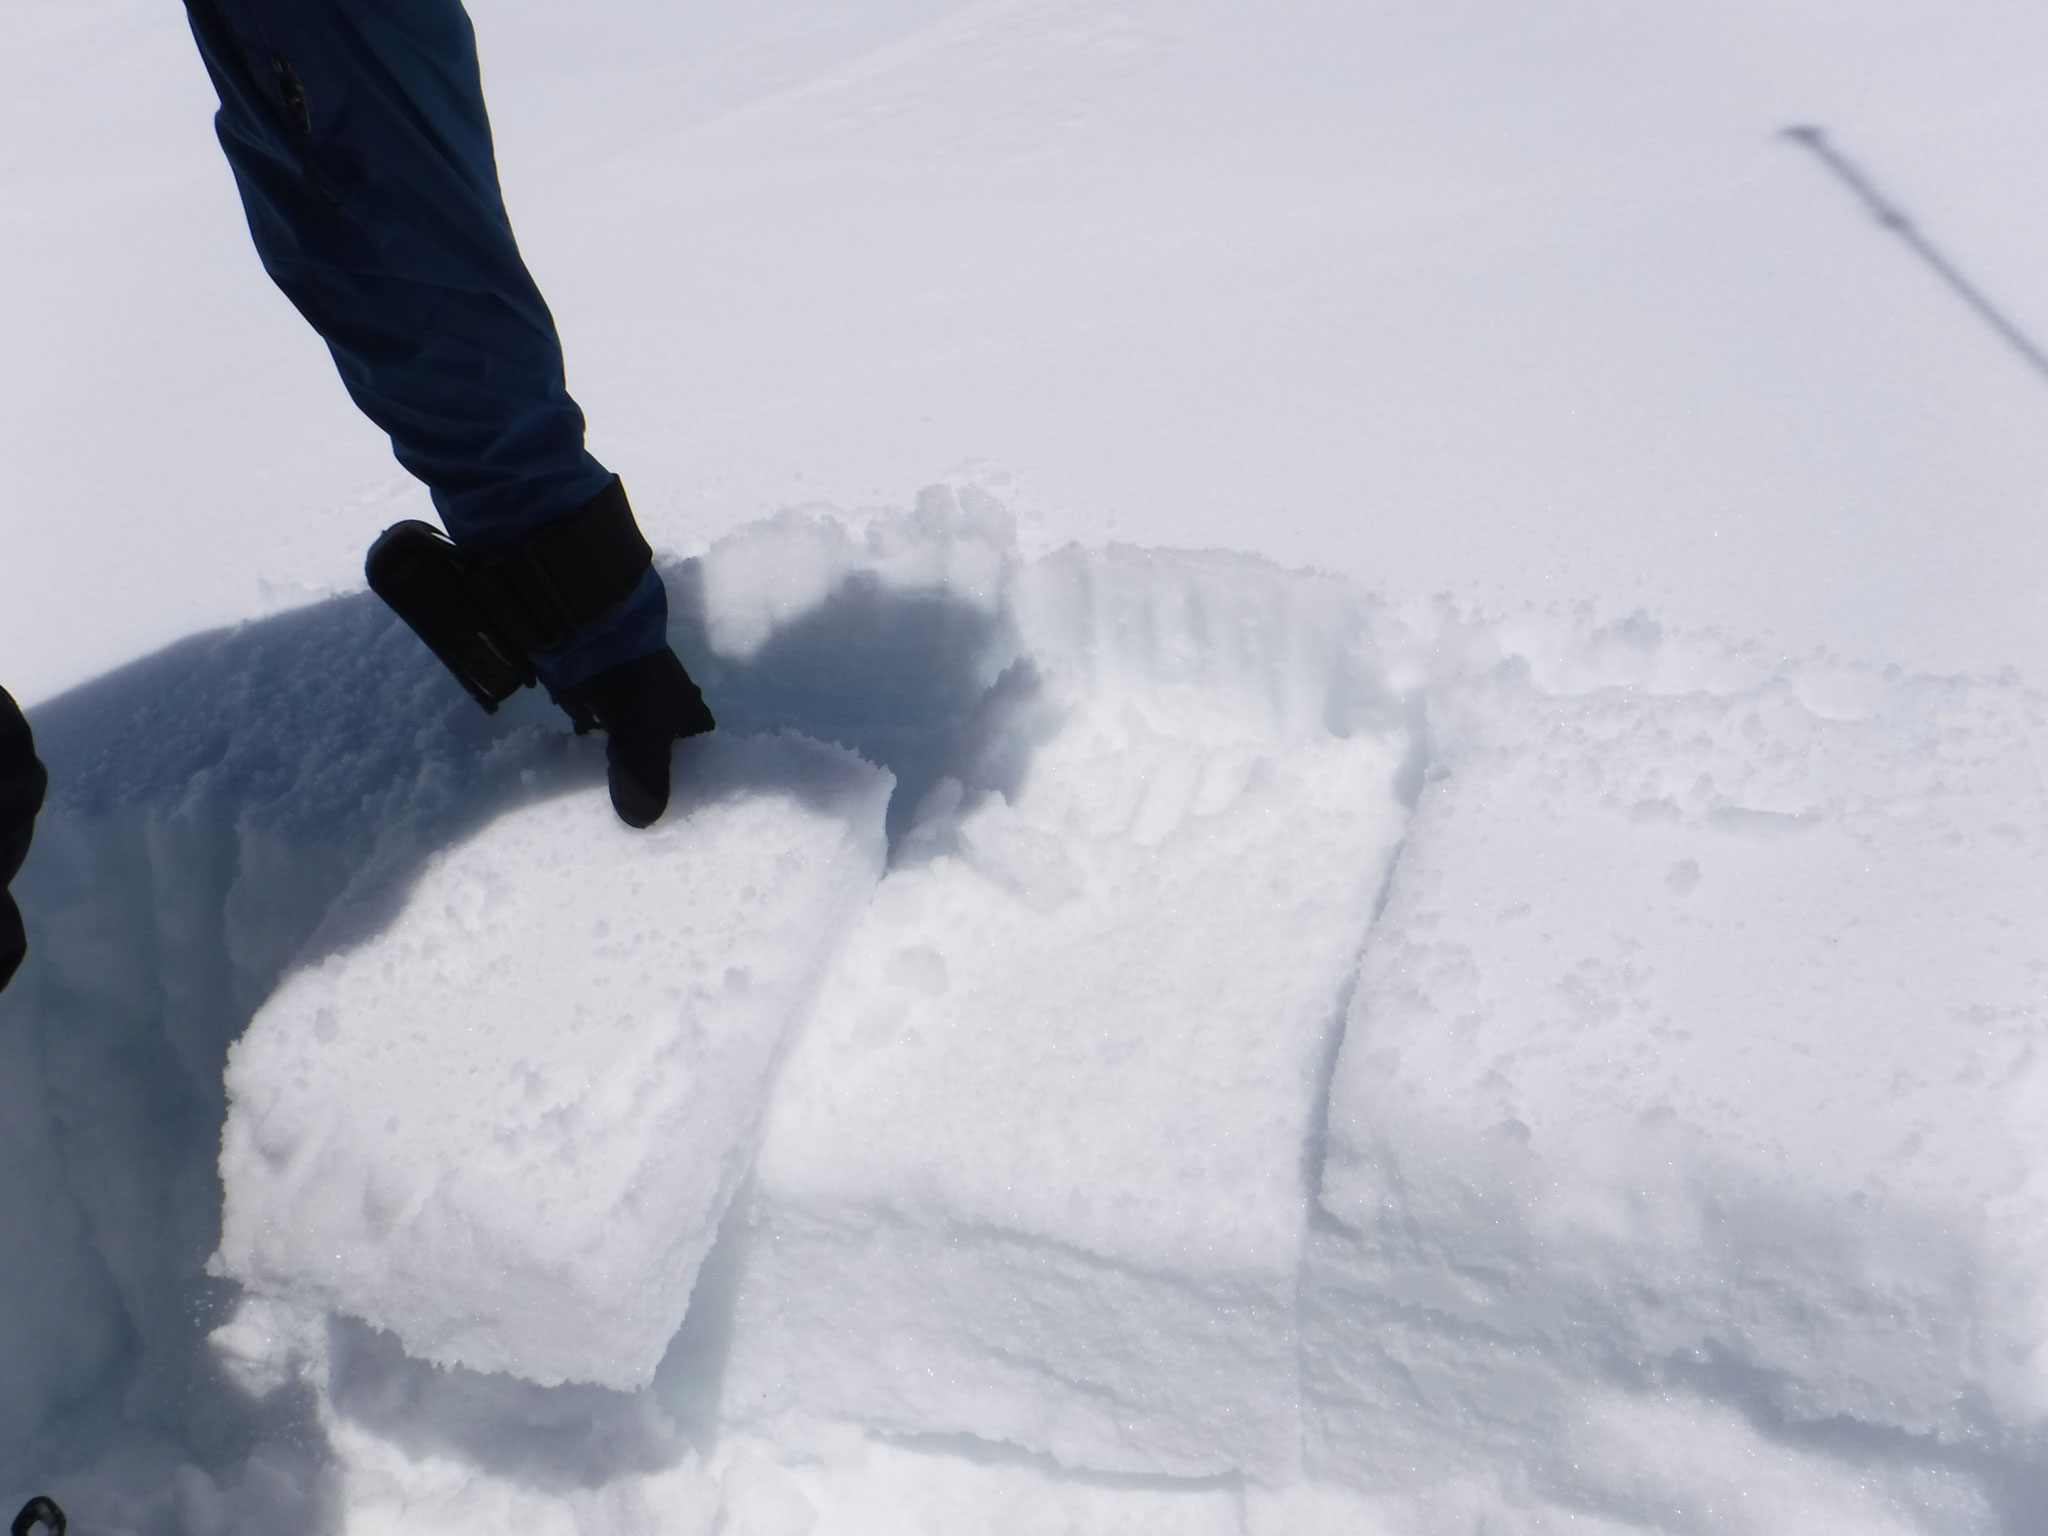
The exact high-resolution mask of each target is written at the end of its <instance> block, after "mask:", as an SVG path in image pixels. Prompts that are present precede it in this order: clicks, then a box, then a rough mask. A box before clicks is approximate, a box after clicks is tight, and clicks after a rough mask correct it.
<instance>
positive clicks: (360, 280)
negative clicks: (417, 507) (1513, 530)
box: [186, 0, 668, 690]
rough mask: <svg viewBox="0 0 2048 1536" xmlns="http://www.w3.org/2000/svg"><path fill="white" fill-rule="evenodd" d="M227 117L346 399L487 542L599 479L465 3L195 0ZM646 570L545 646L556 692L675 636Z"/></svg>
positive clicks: (272, 268)
mask: <svg viewBox="0 0 2048 1536" xmlns="http://www.w3.org/2000/svg"><path fill="white" fill-rule="evenodd" d="M186 11H187V13H188V16H189V19H190V20H191V23H192V32H193V35H194V36H195V37H196V38H197V39H198V42H199V51H200V54H201V55H202V57H203V58H204V59H205V61H206V68H207V72H208V73H209V74H210V75H211V76H212V77H213V84H214V88H215V90H216V91H218V92H219V94H220V104H221V105H220V112H219V114H218V116H217V117H216V118H215V119H214V124H215V128H216V129H217V131H218V133H219V135H220V142H221V147H222V148H223V149H225V150H226V151H227V157H228V162H229V164H230V165H231V166H232V167H233V169H234V173H235V182H236V185H237V186H238V187H239V188H240V190H241V194H242V206H243V208H244V210H245V211H246V212H247V214H248V218H249V232H250V233H251V235H253V236H254V237H255V241H256V251H257V254H258V255H259V256H260V257H261V258H262V261H263V266H264V270H266V271H267V272H268V273H269V274H270V276H271V278H272V280H273V281H275V282H276V284H277V286H278V287H279V288H280V289H282V290H283V291H284V294H285V296H286V297H287V298H288V299H290V300H291V302H292V303H293V304H294V305H295V306H297V308H298V311H299V313H300V314H302V315H304V316H305V317H306V319H307V320H308V321H310V322H311V323H312V326H313V328H314V329H315V330H316V331H318V332H319V333H320V335H321V336H322V337H323V338H324V339H325V340H326V342H327V346H328V349H329V350H330V351H331V352H332V353H333V354H334V361H335V366H336V367H337V368H339V369H340V371H341V378H342V382H343V383H344V384H345V385H346V386H347V387H348V392H349V394H350V395H351V396H352V397H353V398H354V399H355V402H356V404H357V405H358V406H360V407H361V408H362V410H363V413H364V414H365V415H367V416H368V417H369V418H370V419H371V420H372V421H374V422H375V423H376V424H377V425H378V426H379V427H381V428H383V429H384V430H385V431H386V432H388V433H390V435H391V446H392V449H393V451H394V452H395V453H396V454H397V456H398V461H399V463H401V464H403V465H404V466H405V467H406V469H408V470H410V471H411V472H412V473H413V474H414V475H417V476H418V477H419V478H420V479H421V480H423V481H425V482H426V484H427V487H428V489H429V490H430V491H431V492H432V493H433V500H434V507H435V510H436V511H437V512H439V513H440V516H441V521H442V522H443V524H445V525H446V527H447V529H448V533H449V536H450V537H452V538H453V539H454V540H455V542H456V543H458V544H461V545H464V546H466V547H472V548H476V549H478V550H481V551H484V552H486V553H490V552H495V551H497V550H501V549H504V548H507V547H509V546H511V545H513V544H516V543H518V542H520V540H521V539H522V538H523V537H524V536H525V535H527V534H528V533H530V532H532V531H533V530H534V529H535V528H537V527H539V526H540V525H541V524H544V523H548V522H551V521H553V520H555V519H557V518H560V517H563V516H565V515H567V514H568V513H570V512H573V511H575V510H576V509H577V508H579V507H581V506H582V505H583V504H584V503H585V502H587V501H589V500H590V499H591V498H593V497H594V496H596V495H597V494H598V493H599V492H600V491H602V490H603V489H604V488H605V487H606V486H607V485H608V484H609V483H610V481H611V474H610V472H609V471H608V470H607V469H605V467H604V466H603V465H601V464H599V463H598V462H597V460H596V459H594V458H592V457H591V455H590V454H589V453H588V452H587V451H586V450H585V448H584V446H583V413H582V411H581V410H580V409H579V408H578V407H577V405H576V402H575V401H574V400H572V399H571V398H570V397H569V391H568V387H567V385H566V384H565V382H564V380H563V371H562V347H561V341H560V339H559V338H558V337H557V335H556V333H555V322H554V318H553V316H551V315H550V314H549V313H548V307H547V304H546V303H545V302H544V301H543V300H542V298H541V296H540V290H539V289H538V288H536V287H535V286H534V282H533V279H532V277H531V276H530V275H528V273H527V270H526V264H525V263H524V262H523V261H521V260H520V257H519V248H518V246H517V244H516V243H515V242H514V240H513V238H512V224H511V220H510V219H509V218H508V217H507V215H506V212H505V201H504V197H503V195H502V193H501V192H500V191H499V188H498V168H497V161H496V159H495V157H494V156H493V153H492V149H491V127H490V120H489V118H488V116H487V115H486V113H485V110H484V96H483V84H482V80H481V78H480V76H479V74H478V69H477V56H476V37H475V34H474V32H473V31H472V30H471V28H470V22H469V16H468V14H467V13H466V12H465V11H464V10H463V8H462V5H461V0H186ZM667 618H668V598H667V594H666V593H665V592H664V591H663V589H662V585H661V578H660V576H659V575H658V574H656V573H655V572H654V571H652V570H649V571H648V573H647V575H646V576H645V578H643V579H642V581H641V583H640V586H639V588H638V589H636V590H635V592H634V593H633V595H632V596H631V597H629V598H628V599H627V600H626V602H625V603H624V604H622V605H621V606H620V607H619V608H618V609H616V610H614V611H613V612H612V613H611V614H608V615H606V616H605V617H603V618H601V619H599V620H598V621H597V622H596V623H595V624H593V625H592V626H591V627H590V628H589V629H587V630H585V631H584V632H583V633H581V634H579V635H577V636H576V637H574V638H573V639H572V640H571V641H570V642H569V643H568V644H567V645H566V646H565V647H563V648H562V649H561V650H558V651H552V652H548V653H546V654H544V655H540V656H536V657H535V658H534V662H535V666H536V668H537V670H538V671H539V672H540V674H541V678H542V680H543V681H544V682H546V683H547V684H548V685H549V686H550V687H551V688H554V689H556V690H560V689H562V688H566V687H569V686H571V685H572V684H575V683H578V682H581V681H582V680H584V679H585V678H587V677H590V676H592V675H594V674H595V673H597V672H601V671H603V670H604V669H605V668H607V667H610V666H613V665H615V664H617V663H618V662H621V661H628V660H631V659H633V658H635V657H638V656H644V655H647V654H649V653H650V652H653V651H656V650H659V649H660V648H661V647H662V646H664V645H666V644H667V634H666V630H667Z"/></svg>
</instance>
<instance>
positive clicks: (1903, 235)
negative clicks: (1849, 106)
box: [1781, 124, 2048, 382]
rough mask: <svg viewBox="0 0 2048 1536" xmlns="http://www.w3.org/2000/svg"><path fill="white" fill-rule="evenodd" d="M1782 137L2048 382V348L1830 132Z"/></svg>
mask: <svg viewBox="0 0 2048 1536" xmlns="http://www.w3.org/2000/svg"><path fill="white" fill-rule="evenodd" d="M1781 137H1783V138H1785V139H1788V140H1790V141H1791V142H1792V143H1794V144H1798V145H1800V146H1801V147H1802V148H1804V149H1806V150H1808V151H1809V152H1810V153H1811V154H1812V155H1813V157H1814V158H1815V159H1817V160H1818V161H1820V163H1821V164H1822V165H1824V166H1826V167H1827V169H1828V171H1829V172H1830V173H1831V174H1832V175H1833V176H1834V177H1835V179H1836V180H1838V181H1840V182H1841V183H1842V185H1844V186H1845V187H1847V188H1848V189H1849V190H1850V191H1851V192H1852V193H1854V194H1855V196H1856V198H1857V200H1858V201H1860V202H1861V203H1862V204H1863V206H1864V207H1865V208H1867V209H1868V210H1869V211H1870V214H1871V216H1872V217H1873V218H1875V219H1876V220H1877V222H1878V223H1879V224H1880V225H1882V226H1883V227H1884V228H1886V229H1888V230H1890V231H1891V232H1892V233H1893V234H1895V235H1897V236H1898V237H1899V238H1900V239H1901V240H1903V241H1904V242H1905V243H1906V245H1907V247H1908V248H1909V249H1910V250H1911V251H1912V252H1913V254H1914V255H1915V256H1917V257H1919V258H1920V260H1921V261H1922V262H1923V263H1925V264H1926V266H1927V267H1928V269H1929V270H1931V271H1932V272H1933V273H1934V275H1935V276H1936V277H1938V278H1940V279H1941V280H1942V282H1943V283H1945V284H1946V285H1947V286H1948V288H1949V291H1950V292H1952V293H1954V294H1955V295H1956V297H1957V298H1959V299H1961V300H1962V301H1963V303H1964V304H1965V305H1967V306H1968V307H1969V309H1970V310H1971V312H1972V313H1973V314H1975V315H1976V316H1977V318H1978V319H1979V320H1982V321H1983V322H1984V323H1985V324H1986V325H1988V326H1989V327H1990V328H1991V329H1992V331H1993V332H1994V333H1996V335H1997V336H1998V338H1999V340H2001V341H2003V342H2004V343H2005V344H2006V345H2007V346H2008V347H2010V348H2011V349H2012V350H2013V351H2014V352H2015V353H2017V354H2018V355H2019V358H2020V361H2022V362H2023V363H2025V364H2026V365H2027V366H2028V367H2029V368H2031V369H2033V371H2034V372H2035V373H2036V374H2037V375H2039V376H2040V378H2041V379H2042V380H2043V382H2048V352H2043V351H2042V350H2041V348H2040V347H2039V346H2038V345H2037V344H2036V343H2035V341H2034V339H2033V338H2032V337H2031V336H2029V335H2028V334H2027V333H2026V332H2025V331H2024V330H2023V329H2021V328H2020V326H2019V325H2018V323H2017V322H2015V321H2014V320H2013V319H2012V318H2011V317H2010V316H2009V315H2007V314H2006V313H2005V311H2004V310H2002V309H2000V308H1999V307H1998V306H1997V305H1996V304H1994V303H1992V302H1991V299H1990V298H1989V297H1988V296H1987V295H1986V294H1985V293H1984V291H1983V290H1982V289H1981V288H1979V287H1978V286H1977V285H1976V284H1975V283H1973V282H1971V281H1970V279H1969V278H1968V277H1966V276H1965V275H1964V274H1963V271H1962V269H1961V268H1960V267H1958V266H1957V265H1956V264H1955V263H1954V262H1953V261H1951V260H1950V259H1949V257H1948V256H1947V255H1946V254H1945V253H1944V252H1943V251H1942V250H1941V248H1940V247H1938V246H1937V245H1935V243H1934V242H1933V241H1931V240H1929V239H1928V238H1927V236H1926V235H1924V234H1922V233H1921V231H1920V227H1919V226H1918V225H1917V224H1915V223H1914V222H1913V220H1912V219H1911V218H1910V217H1908V216H1907V214H1906V212H1905V210H1904V209H1902V208H1901V207H1900V206H1899V205H1898V204H1897V203H1895V202H1893V201H1892V200H1891V199H1890V198H1888V197H1886V196H1885V195H1884V194H1883V193H1882V192H1880V191H1879V190H1878V189H1877V187H1876V185H1875V184H1874V183H1872V181H1871V180H1870V178H1869V177H1868V176H1867V175H1865V174H1864V172H1863V169H1862V167H1861V166H1859V165H1858V164H1857V163H1856V162H1855V161H1854V160H1851V159H1850V158H1849V157H1848V156H1847V155H1845V154H1843V153H1842V152H1841V151H1840V150H1839V149H1837V148H1835V146H1834V145H1833V144H1832V143H1831V142H1829V140H1828V137H1827V134H1826V133H1825V132H1824V131H1822V130H1821V129H1820V128H1818V127H1815V126H1813V125H1812V124H1798V125H1795V126H1793V127H1790V128H1786V129H1784V130H1783V131H1782V134H1781Z"/></svg>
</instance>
